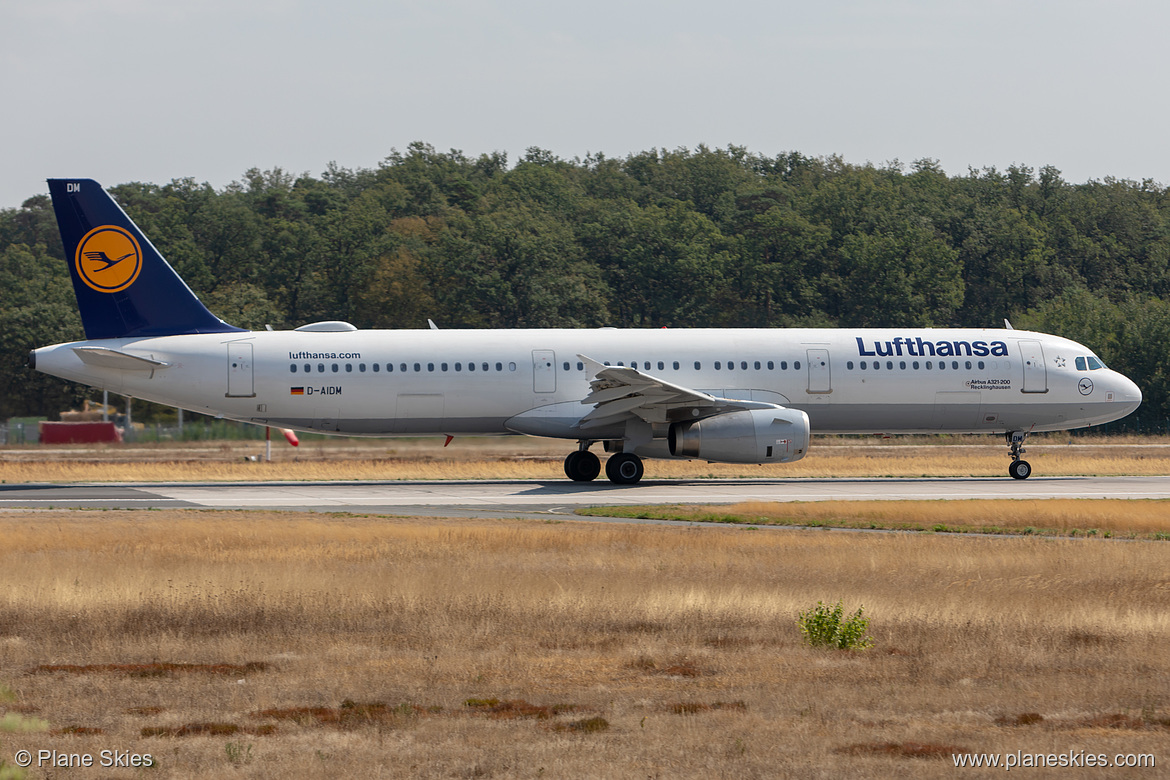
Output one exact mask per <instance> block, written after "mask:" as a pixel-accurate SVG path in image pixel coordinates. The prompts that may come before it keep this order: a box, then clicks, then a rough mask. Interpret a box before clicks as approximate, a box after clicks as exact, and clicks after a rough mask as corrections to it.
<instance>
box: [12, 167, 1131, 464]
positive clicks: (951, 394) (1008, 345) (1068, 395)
mask: <svg viewBox="0 0 1170 780" xmlns="http://www.w3.org/2000/svg"><path fill="white" fill-rule="evenodd" d="M49 190H50V193H51V195H52V200H53V208H54V210H55V212H56V216H57V223H58V227H59V228H60V231H61V239H62V242H63V243H64V246H65V254H66V257H67V258H69V271H70V276H71V278H72V282H73V289H74V292H75V294H76V297H77V304H78V307H79V309H80V312H81V318H82V323H83V325H84V329H85V340H84V341H76V342H71V343H67V344H55V345H52V346H47V347H41V348H39V349H35V350H33V351H32V352H31V353H30V355H29V366H30V367H33V368H35V369H36V370H38V371H42V372H44V373H47V374H51V375H53V376H56V377H60V378H63V379H68V380H72V381H75V382H80V383H82V384H86V385H90V386H92V387H97V388H103V389H106V390H109V391H111V392H114V393H119V394H122V395H127V396H132V397H135V398H141V399H145V400H148V401H153V402H155V403H160V404H166V405H169V406H176V407H181V408H183V409H187V410H190V411H195V412H200V413H204V414H210V415H215V416H219V417H224V418H228V419H232V420H239V421H242V422H246V423H254V424H257V425H264V426H273V427H280V428H289V429H295V430H301V431H317V432H322V433H328V434H337V435H342V436H424V435H446V436H449V437H450V436H456V435H501V434H527V435H530V436H544V437H553V438H560V439H566V440H569V441H575V442H576V445H577V446H576V449H575V450H573V451H572V452H570V453H569V454H568V455H567V457H566V458H565V464H564V465H565V474H566V476H567V477H569V479H571V480H573V481H577V482H588V481H591V480H593V479H595V478H596V477H597V476H598V475H599V474H600V473H601V460H600V458H599V457H598V455H597V454H596V453H594V452H593V451H592V449H591V448H592V447H593V446H594V445H596V444H599V443H600V444H601V445H602V447H601V449H602V450H604V451H605V452H607V453H610V455H609V457H608V459H607V461H606V463H605V473H606V476H607V477H608V478H609V480H610V481H612V482H614V483H616V484H619V485H629V484H634V483H636V482H638V481H639V480H640V479H642V476H643V474H644V472H645V467H644V463H643V459H647V458H674V459H700V460H707V461H712V462H725V463H742V464H766V463H790V462H793V461H796V460H799V459H801V458H803V457H804V456H805V454H806V453H807V452H808V447H809V437H810V434H811V432H813V431H816V432H818V433H826V434H832V433H838V434H901V433H994V434H1003V435H1004V436H1005V440H1006V442H1007V443H1008V445H1009V446H1010V456H1011V464H1010V467H1009V469H1008V473H1009V474H1010V476H1012V477H1014V478H1015V479H1026V478H1027V477H1028V476H1029V475H1030V474H1031V473H1032V468H1031V466H1030V465H1029V464H1028V462H1027V461H1025V460H1024V459H1023V458H1022V455H1023V454H1024V452H1025V450H1024V447H1023V445H1024V442H1025V440H1026V438H1027V436H1028V435H1029V434H1030V433H1032V432H1035V431H1054V430H1066V429H1071V428H1081V427H1085V426H1090V425H1096V424H1100V423H1106V422H1109V421H1112V420H1116V419H1119V418H1121V417H1124V416H1125V415H1127V414H1129V413H1130V412H1132V411H1133V410H1134V409H1136V408H1137V407H1138V405H1139V404H1140V403H1141V400H1142V394H1141V391H1140V390H1139V389H1138V387H1137V385H1136V384H1134V383H1133V382H1132V381H1130V380H1129V379H1128V378H1126V377H1125V376H1123V375H1121V374H1120V373H1118V372H1116V371H1113V370H1112V369H1109V368H1107V367H1106V366H1105V364H1104V363H1103V362H1102V361H1101V359H1100V358H1099V357H1097V356H1096V355H1095V354H1094V353H1093V352H1092V351H1091V350H1090V349H1089V348H1088V347H1085V346H1082V345H1081V344H1078V343H1076V342H1075V341H1070V340H1069V339H1065V338H1061V337H1059V336H1053V335H1048V334H1044V333H1035V332H1029V331H1024V330H1015V329H1011V328H1010V325H1008V328H1004V329H988V328H782V329H781V328H761V329H666V328H662V329H616V328H600V329H527V330H521V329H517V330H496V329H492V330H459V329H437V328H435V327H434V326H433V324H432V327H430V328H427V329H420V330H358V329H357V328H355V327H354V326H353V325H351V324H349V323H347V322H340V321H328V322H314V323H310V324H307V325H302V326H301V327H298V328H296V329H294V330H287V331H273V330H266V331H249V330H244V329H242V328H238V327H235V326H233V325H230V324H228V323H226V322H224V321H223V320H221V319H219V318H218V317H216V316H215V315H214V314H212V313H211V312H210V311H208V309H207V308H206V307H205V306H204V305H203V304H202V302H200V300H199V299H198V297H196V295H195V294H194V293H193V292H192V291H191V289H190V288H189V287H187V285H186V284H185V283H184V282H183V280H182V279H181V278H180V277H179V276H178V274H176V273H175V271H174V270H173V269H172V268H171V266H170V265H169V264H168V263H167V262H166V260H165V259H164V258H163V256H162V255H161V254H160V253H159V251H158V250H157V249H156V248H155V247H154V246H153V245H152V244H151V243H150V241H149V240H148V239H147V238H146V236H145V235H143V233H142V232H141V231H140V230H139V229H138V227H137V226H136V225H135V224H134V222H133V221H132V220H131V219H130V217H129V216H127V215H126V213H125V212H124V211H123V210H122V209H121V207H120V206H118V204H117V203H116V202H115V201H114V200H113V198H111V197H110V195H109V194H108V193H107V192H106V191H105V190H104V189H103V188H102V187H101V185H100V184H98V183H97V182H95V181H93V180H91V179H50V180H49ZM95 257H97V258H105V259H102V260H101V262H108V259H109V258H118V261H116V263H110V264H108V265H105V266H102V267H99V266H95V265H94V264H93V263H92V262H91V260H92V259H93V258H95ZM1005 324H1008V323H1006V322H1005ZM449 441H450V439H448V442H449Z"/></svg>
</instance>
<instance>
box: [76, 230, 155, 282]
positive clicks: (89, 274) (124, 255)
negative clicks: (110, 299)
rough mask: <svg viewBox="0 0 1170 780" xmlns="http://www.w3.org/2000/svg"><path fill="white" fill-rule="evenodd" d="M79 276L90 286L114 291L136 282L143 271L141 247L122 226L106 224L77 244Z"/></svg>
mask: <svg viewBox="0 0 1170 780" xmlns="http://www.w3.org/2000/svg"><path fill="white" fill-rule="evenodd" d="M75 263H76V265H77V275H78V276H80V277H81V281H83V282H85V284H86V285H87V286H89V287H90V288H91V289H94V290H97V291H98V292H104V293H114V292H118V291H119V290H125V289H126V288H127V287H129V286H130V285H132V284H134V280H135V279H137V278H138V272H139V271H141V270H142V248H141V247H139V246H138V241H136V240H135V239H134V236H132V235H130V233H129V232H128V231H126V230H124V229H122V228H120V227H115V226H114V225H103V226H101V227H96V228H94V229H93V230H91V231H89V232H88V233H86V234H85V237H84V238H82V239H81V242H80V243H78V245H77V257H76V259H75Z"/></svg>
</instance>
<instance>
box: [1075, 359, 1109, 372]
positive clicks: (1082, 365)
mask: <svg viewBox="0 0 1170 780" xmlns="http://www.w3.org/2000/svg"><path fill="white" fill-rule="evenodd" d="M1099 368H1105V364H1104V363H1102V362H1101V361H1100V360H1098V359H1097V358H1095V357H1093V356H1092V355H1089V356H1088V357H1079V358H1077V371H1096V370H1097V369H1099Z"/></svg>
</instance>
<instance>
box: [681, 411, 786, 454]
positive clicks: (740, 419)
mask: <svg viewBox="0 0 1170 780" xmlns="http://www.w3.org/2000/svg"><path fill="white" fill-rule="evenodd" d="M808 436H809V426H808V415H807V414H805V413H804V412H802V411H800V410H798V409H787V408H784V407H782V406H777V407H775V408H773V409H748V410H744V411H742V412H728V413H726V414H717V415H715V416H714V417H707V418H705V419H702V420H693V421H687V422H680V423H674V424H673V425H671V426H670V435H669V439H668V441H669V445H670V454H671V455H673V456H674V457H676V458H701V459H703V460H713V461H720V462H723V463H790V462H792V461H794V460H800V459H801V458H803V457H804V454H805V453H806V452H808Z"/></svg>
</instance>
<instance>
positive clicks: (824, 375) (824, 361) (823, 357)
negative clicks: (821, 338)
mask: <svg viewBox="0 0 1170 780" xmlns="http://www.w3.org/2000/svg"><path fill="white" fill-rule="evenodd" d="M807 354H808V392H810V393H821V394H825V393H831V392H833V379H832V377H831V376H830V375H829V350H827V349H810V350H808V353H807Z"/></svg>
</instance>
